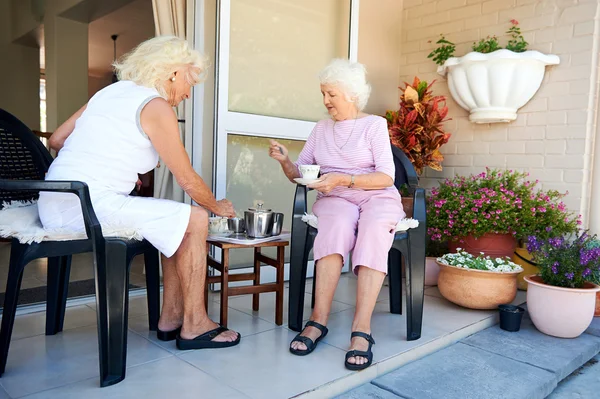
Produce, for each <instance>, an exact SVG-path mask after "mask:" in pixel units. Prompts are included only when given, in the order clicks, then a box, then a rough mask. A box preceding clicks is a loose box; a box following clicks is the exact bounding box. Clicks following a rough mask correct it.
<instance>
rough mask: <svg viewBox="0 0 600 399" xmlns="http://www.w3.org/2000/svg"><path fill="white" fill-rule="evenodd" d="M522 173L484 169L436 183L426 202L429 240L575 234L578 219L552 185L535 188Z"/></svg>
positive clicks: (519, 237) (562, 195)
mask: <svg viewBox="0 0 600 399" xmlns="http://www.w3.org/2000/svg"><path fill="white" fill-rule="evenodd" d="M527 176H528V174H527V173H523V172H518V171H513V170H508V171H506V170H497V169H490V168H486V171H485V172H482V173H480V174H477V175H470V176H456V177H454V178H453V179H446V180H445V181H444V182H442V183H440V185H439V187H438V188H434V189H433V190H432V191H431V196H430V197H429V198H428V201H427V225H428V229H427V231H428V234H429V236H430V237H431V239H432V240H434V241H447V240H450V239H456V238H461V237H466V236H473V237H481V236H483V235H484V234H487V233H496V234H512V235H514V236H515V237H516V238H518V239H526V238H527V237H528V236H530V235H535V236H537V237H539V238H550V237H556V236H563V235H566V234H571V233H575V232H576V230H577V225H578V224H579V223H581V222H580V221H579V220H578V219H577V218H576V217H575V216H574V215H572V214H571V213H569V212H568V211H567V209H566V206H565V204H564V203H563V202H562V201H561V199H562V198H563V197H564V196H565V195H566V194H561V193H559V192H558V191H556V190H549V191H541V190H536V185H537V183H538V181H537V180H536V181H534V182H533V181H529V180H527Z"/></svg>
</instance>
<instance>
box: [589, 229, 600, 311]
mask: <svg viewBox="0 0 600 399" xmlns="http://www.w3.org/2000/svg"><path fill="white" fill-rule="evenodd" d="M588 248H600V241H599V240H590V242H589V244H588ZM589 281H590V282H591V283H594V284H596V285H599V286H600V269H595V270H592V274H591V276H590V279H589ZM594 317H600V291H598V292H596V307H595V309H594Z"/></svg>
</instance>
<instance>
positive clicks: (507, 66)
mask: <svg viewBox="0 0 600 399" xmlns="http://www.w3.org/2000/svg"><path fill="white" fill-rule="evenodd" d="M559 63H560V59H559V57H558V56H557V55H546V54H542V53H540V52H538V51H525V52H522V53H515V52H513V51H510V50H506V49H502V50H497V51H494V52H492V53H489V54H482V53H478V52H471V53H468V54H466V55H465V56H463V57H451V58H448V59H447V60H446V62H445V63H444V65H442V66H440V67H439V68H438V73H439V74H440V75H442V76H446V78H447V79H448V88H449V89H450V94H451V95H452V97H453V98H454V100H455V101H456V102H457V103H458V105H460V106H461V107H462V108H464V109H465V110H467V111H469V113H470V115H469V120H470V121H471V122H474V123H496V122H510V121H514V120H515V119H517V110H518V109H519V108H521V107H522V106H523V105H525V104H526V103H527V102H528V101H529V100H531V98H532V97H533V95H534V94H535V92H536V91H537V90H538V89H539V88H540V85H541V84H542V80H543V79H544V73H545V70H546V66H548V65H558V64H559Z"/></svg>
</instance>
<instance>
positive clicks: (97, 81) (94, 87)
mask: <svg viewBox="0 0 600 399" xmlns="http://www.w3.org/2000/svg"><path fill="white" fill-rule="evenodd" d="M111 83H112V75H107V76H92V75H89V76H88V98H92V96H93V95H94V94H96V93H97V92H99V91H100V90H102V89H104V88H105V87H106V86H108V85H110V84H111Z"/></svg>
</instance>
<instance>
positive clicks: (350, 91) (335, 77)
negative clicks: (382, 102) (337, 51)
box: [319, 58, 371, 111]
mask: <svg viewBox="0 0 600 399" xmlns="http://www.w3.org/2000/svg"><path fill="white" fill-rule="evenodd" d="M319 81H320V82H321V84H330V85H333V86H336V87H338V88H339V89H341V90H342V91H343V92H344V94H345V95H346V97H347V99H348V100H349V101H352V102H355V103H356V107H357V108H358V110H359V111H362V110H363V109H364V108H365V107H366V105H367V102H368V101H369V96H370V95H371V86H370V85H369V84H368V83H367V70H366V69H365V66H364V65H363V64H360V63H358V62H350V61H348V60H344V59H341V58H336V59H334V60H332V61H331V62H330V63H329V65H327V66H326V67H325V68H324V69H323V70H322V71H321V73H319Z"/></svg>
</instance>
